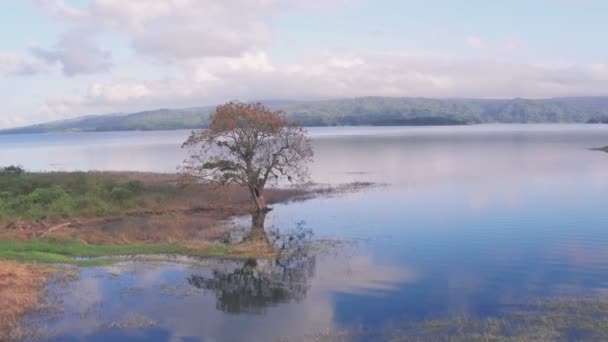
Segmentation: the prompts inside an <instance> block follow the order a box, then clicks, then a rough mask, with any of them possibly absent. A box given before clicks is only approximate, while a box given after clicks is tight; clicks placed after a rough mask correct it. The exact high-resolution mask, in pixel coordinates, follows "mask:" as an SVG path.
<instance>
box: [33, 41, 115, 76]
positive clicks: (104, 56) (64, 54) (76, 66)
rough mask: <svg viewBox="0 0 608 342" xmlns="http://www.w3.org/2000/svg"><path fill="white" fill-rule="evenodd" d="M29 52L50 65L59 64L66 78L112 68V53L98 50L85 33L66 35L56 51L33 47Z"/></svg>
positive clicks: (37, 46)
mask: <svg viewBox="0 0 608 342" xmlns="http://www.w3.org/2000/svg"><path fill="white" fill-rule="evenodd" d="M29 50H30V53H31V54H32V55H33V56H35V57H36V58H38V59H40V60H42V61H44V62H46V63H48V64H59V65H60V66H61V69H62V70H63V73H64V74H65V75H66V76H75V75H79V74H95V73H102V72H107V71H109V70H110V68H111V67H112V61H111V59H112V56H111V54H110V52H109V51H104V50H101V49H99V48H97V47H96V46H95V45H94V44H93V43H92V42H91V37H90V34H87V33H83V32H76V31H72V32H69V33H67V34H65V35H64V36H63V37H62V39H61V40H60V41H59V43H58V44H57V46H56V47H55V48H54V49H46V48H43V47H41V46H39V45H33V46H30V49H29Z"/></svg>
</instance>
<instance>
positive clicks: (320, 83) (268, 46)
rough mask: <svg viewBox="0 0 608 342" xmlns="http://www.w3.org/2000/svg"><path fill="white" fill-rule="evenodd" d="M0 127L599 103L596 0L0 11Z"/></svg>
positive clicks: (110, 5)
mask: <svg viewBox="0 0 608 342" xmlns="http://www.w3.org/2000/svg"><path fill="white" fill-rule="evenodd" d="M0 9H1V10H2V12H3V13H7V14H8V15H7V17H8V19H7V20H6V21H5V22H4V23H3V24H4V25H5V26H4V28H5V29H4V30H3V31H2V35H3V37H2V39H0V89H1V90H2V92H3V94H4V96H3V100H4V101H3V109H2V114H1V115H0V127H9V126H18V125H24V124H29V123H33V122H39V121H47V120H52V119H62V118H69V117H75V116H81V115H86V114H100V113H112V112H129V111H137V110H144V109H151V108H157V107H187V106H197V105H208V104H215V103H219V102H223V101H227V100H230V99H235V98H238V99H242V100H253V99H323V98H336V97H354V96H423V97H476V98H510V97H529V98H538V97H554V96H583V95H608V46H606V45H605V44H603V42H602V40H601V37H602V32H608V22H607V21H605V18H604V15H605V13H608V3H607V2H605V1H599V0H598V1H594V0H580V1H574V0H571V1H568V0H532V1H530V0H513V1H509V2H504V3H500V4H497V3H495V2H487V1H482V0H472V1H467V2H465V3H463V2H456V1H450V0H429V1H425V2H419V1H399V0H381V1H371V0H325V1H322V0H309V1H307V2H305V4H304V2H302V1H297V0H224V1H215V0H130V1H123V0H25V1H19V2H16V1H12V2H8V1H7V2H3V4H2V5H0Z"/></svg>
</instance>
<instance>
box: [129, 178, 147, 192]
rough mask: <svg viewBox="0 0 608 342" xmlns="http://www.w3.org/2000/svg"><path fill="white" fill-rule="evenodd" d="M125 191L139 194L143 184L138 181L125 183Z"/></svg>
mask: <svg viewBox="0 0 608 342" xmlns="http://www.w3.org/2000/svg"><path fill="white" fill-rule="evenodd" d="M127 189H129V191H131V192H132V193H134V194H139V193H141V192H142V191H143V190H144V183H143V182H141V181H138V180H132V181H129V182H127Z"/></svg>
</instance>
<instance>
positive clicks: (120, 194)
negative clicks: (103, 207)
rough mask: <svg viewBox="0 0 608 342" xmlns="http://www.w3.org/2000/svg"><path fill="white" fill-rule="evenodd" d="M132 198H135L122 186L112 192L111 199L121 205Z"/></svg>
mask: <svg viewBox="0 0 608 342" xmlns="http://www.w3.org/2000/svg"><path fill="white" fill-rule="evenodd" d="M131 196H133V193H132V192H131V191H130V190H129V189H127V188H124V187H121V186H118V187H115V188H114V189H112V191H111V192H110V199H112V200H113V201H116V202H119V203H122V202H125V201H126V200H128V199H129V198H131Z"/></svg>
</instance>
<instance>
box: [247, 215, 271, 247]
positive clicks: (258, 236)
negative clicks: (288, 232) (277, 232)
mask: <svg viewBox="0 0 608 342" xmlns="http://www.w3.org/2000/svg"><path fill="white" fill-rule="evenodd" d="M265 220H266V211H264V210H258V211H256V212H255V213H252V214H251V233H250V234H249V236H248V237H247V240H249V241H263V242H266V243H269V241H268V236H267V235H266V230H264V221H265Z"/></svg>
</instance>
